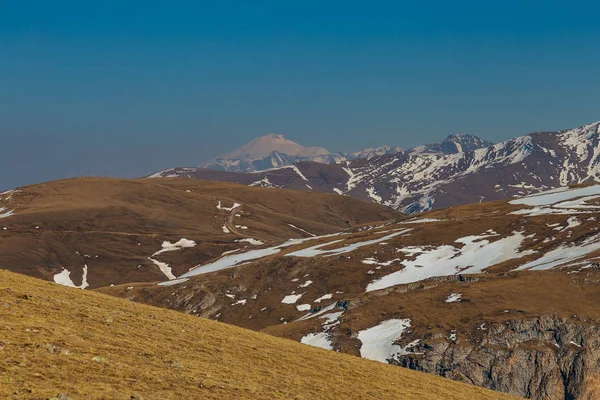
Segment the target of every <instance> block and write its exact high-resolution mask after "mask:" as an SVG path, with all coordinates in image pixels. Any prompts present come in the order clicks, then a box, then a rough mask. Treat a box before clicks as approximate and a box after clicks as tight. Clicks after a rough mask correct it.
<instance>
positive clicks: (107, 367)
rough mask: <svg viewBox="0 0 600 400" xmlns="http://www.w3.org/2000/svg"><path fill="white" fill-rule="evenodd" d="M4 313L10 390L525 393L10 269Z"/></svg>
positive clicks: (408, 395) (201, 394) (2, 283)
mask: <svg viewBox="0 0 600 400" xmlns="http://www.w3.org/2000/svg"><path fill="white" fill-rule="evenodd" d="M0 318H1V321H2V324H0V397H2V398H7V399H11V398H12V399H46V398H52V397H55V396H58V395H60V394H63V395H66V396H69V397H70V398H72V399H133V398H135V399H141V398H143V399H201V398H202V399H238V398H248V399H278V398H280V399H371V398H373V399H400V398H403V399H428V400H436V399H440V400H441V399H443V400H452V399H455V400H462V399H468V400H475V399H490V400H494V399H498V400H499V399H509V398H513V397H511V396H508V395H504V394H501V393H494V392H490V391H486V390H484V389H481V388H477V387H474V386H470V385H465V384H460V383H456V382H452V381H450V380H446V379H443V378H439V377H436V376H433V375H427V374H422V373H417V372H413V371H410V370H406V369H403V368H398V367H393V366H388V365H384V364H381V363H376V362H371V361H367V360H361V359H358V358H355V357H351V356H347V355H344V354H338V353H334V352H328V351H325V350H321V349H316V348H312V347H309V346H305V345H301V344H299V343H296V342H293V341H289V340H285V339H280V338H276V337H271V336H268V335H264V334H261V333H257V332H252V331H248V330H244V329H241V328H237V327H233V326H229V325H225V324H222V323H218V322H214V321H210V320H205V319H201V318H197V317H192V316H189V315H185V314H182V313H177V312H173V311H168V310H163V309H158V308H154V307H150V306H146V305H142V304H137V303H133V302H129V301H126V300H121V299H116V298H113V297H110V296H105V295H102V294H99V293H94V292H85V291H80V290H75V289H71V288H66V287H63V286H59V285H56V284H53V283H49V282H44V281H41V280H37V279H33V278H29V277H25V276H22V275H18V274H14V273H11V272H7V271H0Z"/></svg>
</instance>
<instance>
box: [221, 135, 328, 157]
mask: <svg viewBox="0 0 600 400" xmlns="http://www.w3.org/2000/svg"><path fill="white" fill-rule="evenodd" d="M273 152H278V153H281V154H285V155H290V156H299V157H315V156H320V155H325V154H329V151H327V150H326V149H324V148H322V147H304V146H302V145H300V144H298V143H296V142H294V141H291V140H289V139H287V138H286V137H285V136H284V135H281V134H270V135H265V136H261V137H259V138H256V139H254V140H252V141H251V142H249V143H247V144H245V145H244V146H242V147H240V148H239V149H237V150H234V151H232V152H229V153H226V154H223V155H222V156H220V157H217V159H225V160H231V159H236V158H249V159H261V158H265V157H267V156H269V155H270V154H271V153H273Z"/></svg>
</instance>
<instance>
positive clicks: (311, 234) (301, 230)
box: [288, 224, 317, 237]
mask: <svg viewBox="0 0 600 400" xmlns="http://www.w3.org/2000/svg"><path fill="white" fill-rule="evenodd" d="M288 225H289V226H291V227H292V228H294V229H297V230H299V231H300V232H304V233H306V234H307V235H308V236H312V237H315V236H317V235H315V234H314V233H310V232H308V231H305V230H304V229H302V228H299V227H297V226H296V225H292V224H288Z"/></svg>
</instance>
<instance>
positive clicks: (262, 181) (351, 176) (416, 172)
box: [152, 122, 600, 213]
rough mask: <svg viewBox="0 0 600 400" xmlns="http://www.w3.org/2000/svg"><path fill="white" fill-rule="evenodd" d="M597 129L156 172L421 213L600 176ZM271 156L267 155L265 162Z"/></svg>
mask: <svg viewBox="0 0 600 400" xmlns="http://www.w3.org/2000/svg"><path fill="white" fill-rule="evenodd" d="M599 132H600V122H596V123H592V124H588V125H584V126H581V127H579V128H574V129H570V130H565V131H556V132H538V133H532V134H529V135H525V136H519V137H516V138H514V139H511V140H507V141H504V142H501V143H498V144H495V145H492V144H491V143H489V142H486V141H483V140H481V139H479V138H476V137H474V136H468V135H454V136H449V137H448V138H447V139H446V140H444V141H443V142H441V143H438V144H433V145H425V146H418V147H416V148H414V149H410V150H407V151H403V150H402V151H399V152H396V153H391V154H383V155H375V156H373V157H371V158H368V159H365V158H359V159H354V160H343V161H335V162H331V163H329V164H324V163H322V162H317V161H314V160H307V161H300V162H298V163H296V164H293V165H291V166H288V165H284V166H282V167H276V168H271V169H268V170H263V171H257V172H252V173H238V172H229V171H224V170H221V171H216V170H209V169H205V168H173V169H168V170H165V171H161V172H158V173H156V174H153V175H152V177H160V176H171V177H175V176H183V177H190V178H199V179H210V180H220V181H227V182H237V183H242V184H246V185H252V186H263V187H279V188H294V189H299V190H311V191H321V192H329V193H337V194H340V195H347V196H352V197H356V198H359V199H362V200H367V201H372V202H376V203H378V204H382V205H386V206H390V207H393V208H394V209H397V210H399V211H402V212H405V213H415V212H422V211H427V210H431V209H436V208H443V207H451V206H456V205H460V204H467V203H475V202H478V201H482V200H500V199H506V198H511V197H514V196H520V195H526V194H529V193H534V192H537V191H541V190H545V189H549V188H554V187H558V186H565V185H568V184H577V183H584V182H593V181H597V180H598V179H600V152H599V150H598V145H599V138H598V136H599ZM319 157H322V156H319ZM271 161H272V159H269V157H267V158H266V159H263V160H262V161H261V162H265V163H268V162H271ZM271 164H276V163H274V162H271ZM222 169H225V168H222Z"/></svg>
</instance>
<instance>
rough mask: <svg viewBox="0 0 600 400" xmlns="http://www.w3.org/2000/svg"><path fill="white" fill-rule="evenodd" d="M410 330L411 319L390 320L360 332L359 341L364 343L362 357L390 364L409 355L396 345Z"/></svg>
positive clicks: (361, 348)
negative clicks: (390, 361) (399, 357)
mask: <svg viewBox="0 0 600 400" xmlns="http://www.w3.org/2000/svg"><path fill="white" fill-rule="evenodd" d="M408 328H410V319H408V318H407V319H390V320H387V321H383V322H381V323H380V324H379V325H377V326H374V327H372V328H369V329H365V330H362V331H359V332H358V336H357V338H358V340H360V341H361V342H362V346H361V347H360V356H361V357H363V358H368V359H369V360H374V361H379V362H382V363H388V362H389V360H395V359H397V357H398V356H401V355H404V354H408V352H407V351H406V349H405V348H404V347H402V346H400V345H397V344H395V343H396V341H397V340H399V339H401V338H402V335H403V334H404V332H405V331H406V330H407V329H408Z"/></svg>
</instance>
